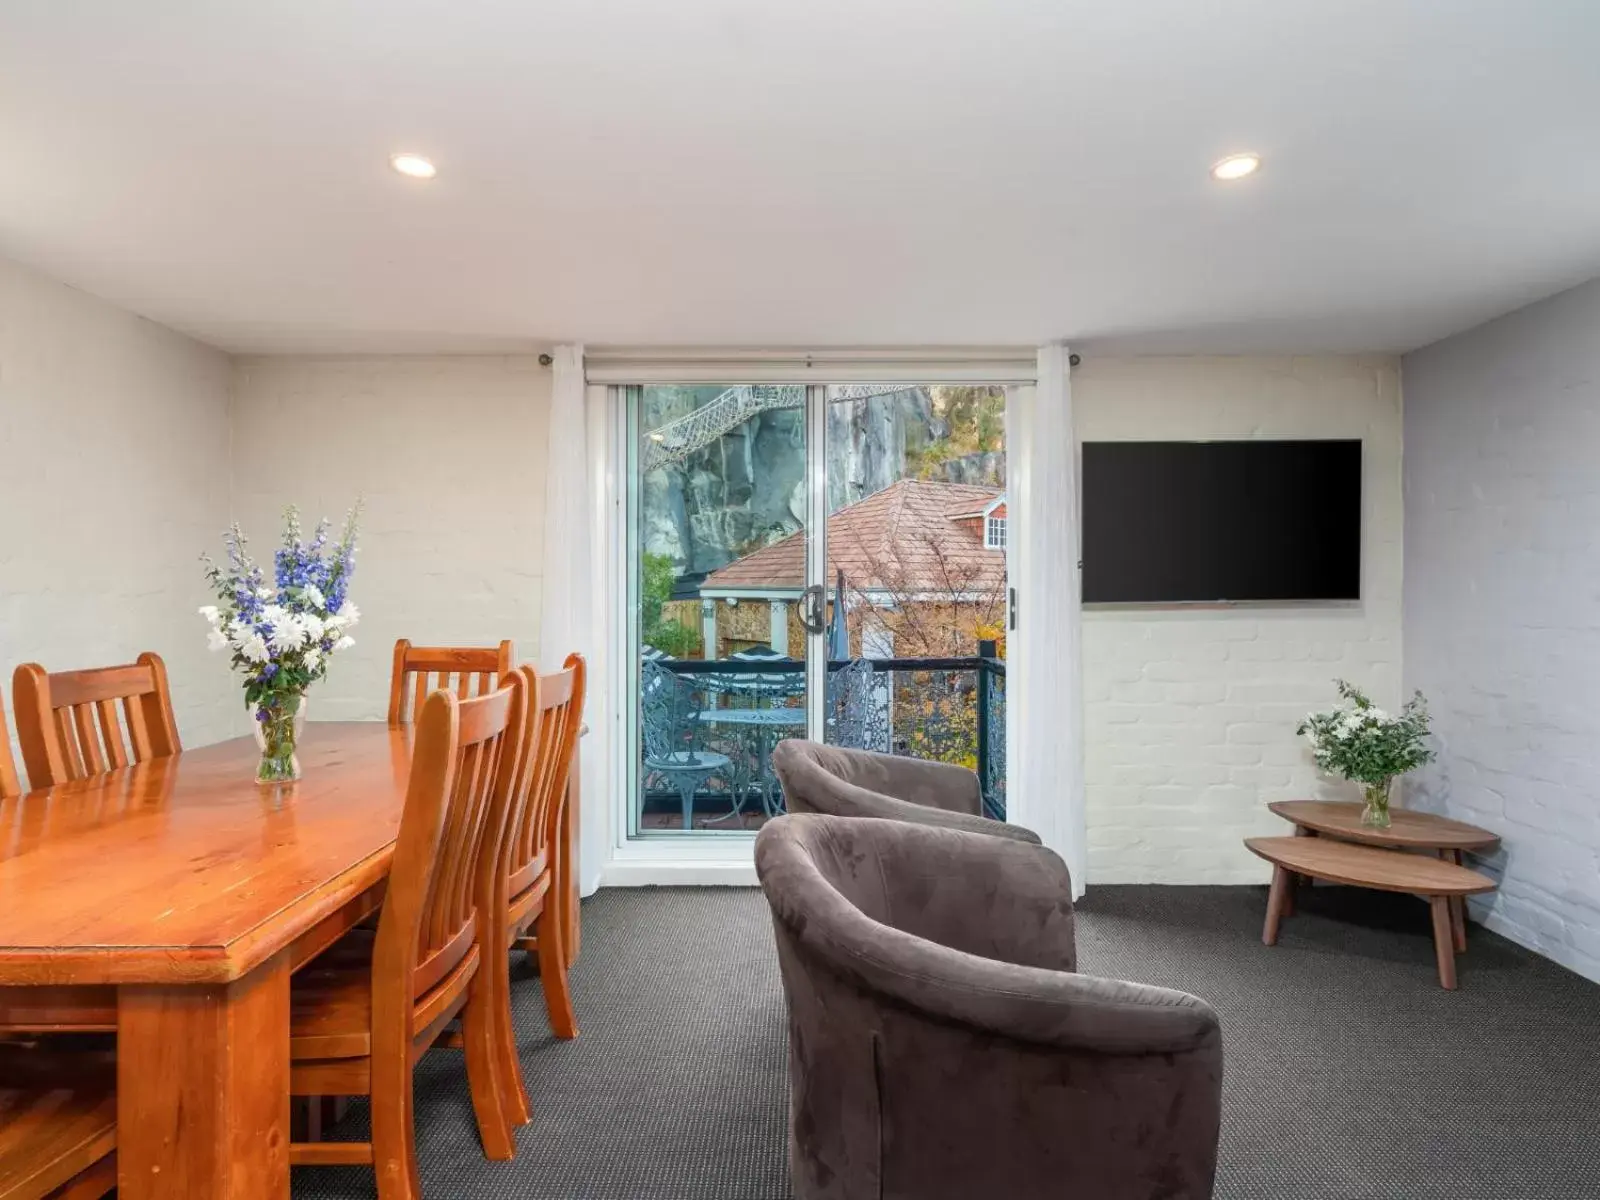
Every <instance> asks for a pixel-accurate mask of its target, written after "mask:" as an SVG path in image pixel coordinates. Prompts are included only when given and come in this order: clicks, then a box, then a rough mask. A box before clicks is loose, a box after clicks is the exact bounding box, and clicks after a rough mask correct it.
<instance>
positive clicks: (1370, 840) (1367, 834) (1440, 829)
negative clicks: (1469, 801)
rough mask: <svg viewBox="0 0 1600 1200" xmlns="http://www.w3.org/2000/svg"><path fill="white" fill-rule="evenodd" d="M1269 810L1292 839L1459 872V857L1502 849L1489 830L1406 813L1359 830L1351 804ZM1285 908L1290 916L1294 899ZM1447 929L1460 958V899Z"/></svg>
mask: <svg viewBox="0 0 1600 1200" xmlns="http://www.w3.org/2000/svg"><path fill="white" fill-rule="evenodd" d="M1267 808H1269V809H1270V810H1271V811H1273V812H1275V813H1277V814H1278V816H1280V817H1282V818H1283V819H1284V820H1285V821H1288V822H1290V823H1291V824H1292V825H1294V831H1295V833H1296V835H1298V836H1301V837H1305V836H1312V835H1316V834H1321V835H1323V836H1324V837H1333V838H1338V839H1339V840H1340V841H1345V842H1361V843H1362V844H1364V845H1368V846H1391V847H1394V848H1396V849H1400V850H1426V851H1432V852H1433V853H1435V854H1437V855H1438V856H1439V857H1440V858H1442V859H1444V860H1445V861H1446V862H1453V863H1455V864H1456V866H1458V867H1461V866H1465V865H1466V863H1465V862H1464V861H1463V858H1462V856H1463V855H1464V854H1465V853H1466V852H1467V851H1469V850H1470V851H1487V850H1493V849H1494V848H1495V847H1496V846H1498V845H1499V844H1500V838H1499V835H1497V834H1493V833H1490V832H1489V831H1488V830H1487V829H1480V828H1478V826H1476V825H1468V824H1467V823H1466V822H1465V821H1452V820H1451V819H1450V818H1449V817H1441V816H1436V815H1435V814H1433V813H1425V812H1416V811H1414V810H1412V809H1407V808H1391V809H1390V810H1389V820H1390V823H1389V825H1388V826H1387V827H1385V828H1382V829H1377V828H1374V827H1373V826H1371V825H1363V824H1362V823H1361V808H1362V806H1361V805H1360V804H1358V803H1356V802H1354V801H1348V800H1279V801H1276V802H1275V803H1272V804H1269V805H1267ZM1291 882H1293V881H1292V880H1291ZM1289 906H1290V907H1289V911H1290V912H1292V911H1293V907H1294V896H1293V895H1292V894H1291V895H1290V897H1289ZM1450 928H1451V932H1452V936H1453V937H1454V938H1455V943H1456V953H1457V954H1461V953H1463V952H1464V951H1465V950H1466V948H1467V905H1466V901H1465V900H1464V899H1462V898H1461V897H1460V896H1455V897H1452V898H1451V900H1450Z"/></svg>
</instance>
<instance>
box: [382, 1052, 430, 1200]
mask: <svg viewBox="0 0 1600 1200" xmlns="http://www.w3.org/2000/svg"><path fill="white" fill-rule="evenodd" d="M371 1099H372V1169H373V1173H374V1174H375V1175H376V1176H377V1179H378V1200H422V1176H421V1174H420V1173H419V1172H418V1170H417V1131H416V1111H415V1108H414V1103H413V1100H412V1095H411V1064H410V1063H409V1062H408V1061H406V1059H405V1058H404V1057H395V1056H391V1055H388V1054H379V1055H374V1056H373V1059H372V1097H371Z"/></svg>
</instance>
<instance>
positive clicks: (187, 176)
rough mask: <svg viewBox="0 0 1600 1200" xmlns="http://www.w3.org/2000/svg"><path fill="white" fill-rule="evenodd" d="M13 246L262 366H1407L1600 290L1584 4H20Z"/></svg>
mask: <svg viewBox="0 0 1600 1200" xmlns="http://www.w3.org/2000/svg"><path fill="white" fill-rule="evenodd" d="M402 149H404V150H416V151H420V152H422V153H425V154H428V155H431V156H432V157H433V158H434V159H435V160H436V162H437V164H438V166H439V172H440V173H439V177H438V178H437V179H436V180H434V181H432V182H431V183H427V184H418V183H415V182H412V181H408V180H406V179H403V178H401V177H400V176H398V175H396V174H394V173H393V172H392V171H391V170H390V169H389V167H388V164H387V158H388V155H389V154H390V153H391V152H392V151H396V150H402ZM1240 149H1253V150H1258V151H1260V152H1261V153H1262V154H1263V155H1264V156H1265V160H1266V165H1265V167H1264V168H1263V170H1262V171H1261V173H1260V174H1259V175H1258V176H1257V177H1255V178H1253V179H1250V180H1247V181H1245V182H1243V183H1240V184H1234V185H1232V186H1223V185H1219V184H1216V183H1214V182H1212V181H1211V180H1210V179H1209V178H1208V177H1207V173H1206V168H1207V166H1208V165H1209V164H1210V163H1211V162H1212V161H1213V160H1214V159H1216V158H1218V157H1220V156H1222V155H1223V154H1226V153H1228V152H1231V151H1235V150H1240ZM0 254H5V255H7V256H10V257H13V258H16V259H19V260H21V261H23V262H27V263H30V264H32V265H34V266H37V267H39V268H41V269H43V270H45V271H47V272H49V273H51V274H53V275H55V276H57V277H59V278H62V279H65V280H67V281H68V282H71V283H73V284H76V285H78V286H81V287H83V288H85V289H87V290H89V291H91V292H94V293H97V294H99V295H102V296H105V297H107V298H108V299H110V300H112V301H114V302H116V303H118V304H122V305H124V306H126V307H128V308H131V309H134V310H135V311H137V312H140V313H144V314H146V315H148V316H150V317H153V318H154V319H156V320H158V321H162V322H165V323H167V324H169V325H172V326H174V327H176V328H178V329H181V330H184V331H185V332H188V333H192V334H194V335H195V336H197V337H199V338H201V339H203V340H205V341H208V342H212V343H214V344H216V345H218V346H221V347H224V348H226V349H229V350H233V351H243V352H257V351H259V352H288V351H321V352H361V351H418V352H421V351H448V350H464V351H471V350H498V349H505V348H510V347H516V346H528V345H531V344H534V343H542V342H546V341H551V340H560V339H567V338H577V339H583V340H586V341H589V342H591V343H596V342H608V343H660V344H673V343H676V344H690V343H694V344H717V345H742V344H749V345H758V344H782V345H805V344H813V345H860V344H929V345H932V344H949V343H1007V344H1015V343H1031V342H1034V341H1039V340H1044V339H1048V338H1055V337H1065V338H1067V339H1069V340H1070V341H1072V342H1073V343H1074V344H1075V345H1088V346H1092V347H1101V348H1108V347H1116V348H1123V349H1130V350H1144V351H1179V350H1197V351H1213V352H1249V351H1314V350H1340V351H1344V350H1396V349H1405V348H1409V347H1413V346H1417V345H1420V344H1423V343H1425V342H1428V341H1430V340H1433V339H1434V338H1436V337H1439V336H1442V335H1443V334H1446V333H1449V332H1452V331H1455V330H1457V329H1461V328H1464V327H1466V326H1469V325H1471V324H1473V323H1475V322H1476V321H1478V320H1480V319H1482V318H1484V317H1487V316H1490V315H1492V314H1495V313H1498V312H1501V311H1504V310H1507V309H1510V308H1514V307H1516V306H1518V305H1520V304H1522V303H1524V302H1526V301H1527V300H1529V299H1532V298H1535V297H1538V296H1542V295H1545V294H1548V293H1550V292H1553V291H1556V290H1559V289H1561V288H1562V287H1565V286H1567V285H1569V284H1572V283H1576V282H1578V281H1580V280H1582V279H1584V278H1587V277H1590V276H1592V275H1594V274H1596V273H1597V272H1600V4H1597V3H1595V0H1210V2H1207V3H1201V2H1199V0H1097V2H1095V3H1084V2H1081V0H962V2H959V3H957V2H955V0H787V2H782V3H780V2H778V0H671V2H666V0H634V2H632V3H628V2H625V0H537V2H533V0H502V2H489V0H454V2H443V0H439V2H431V3H423V2H421V0H141V2H140V3H129V2H128V0H75V2H72V3H67V2H65V0H0Z"/></svg>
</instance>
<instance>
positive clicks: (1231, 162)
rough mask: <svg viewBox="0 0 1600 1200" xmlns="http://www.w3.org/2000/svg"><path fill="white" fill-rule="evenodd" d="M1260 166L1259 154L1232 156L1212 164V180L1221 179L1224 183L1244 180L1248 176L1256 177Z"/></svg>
mask: <svg viewBox="0 0 1600 1200" xmlns="http://www.w3.org/2000/svg"><path fill="white" fill-rule="evenodd" d="M1260 166H1261V156H1260V155H1259V154H1230V155H1228V157H1227V158H1224V159H1219V160H1218V161H1217V162H1214V163H1212V164H1211V178H1213V179H1220V180H1222V181H1223V182H1224V183H1226V182H1228V181H1229V180H1233V179H1243V178H1244V177H1245V176H1246V175H1254V174H1255V173H1256V170H1257V168H1259V167H1260Z"/></svg>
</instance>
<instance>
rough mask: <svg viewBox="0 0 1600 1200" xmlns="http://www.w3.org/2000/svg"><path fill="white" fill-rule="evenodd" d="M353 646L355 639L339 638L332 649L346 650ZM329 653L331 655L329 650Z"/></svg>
mask: <svg viewBox="0 0 1600 1200" xmlns="http://www.w3.org/2000/svg"><path fill="white" fill-rule="evenodd" d="M355 644H356V640H355V638H353V637H341V638H340V639H339V640H338V641H336V642H335V643H334V644H333V649H334V650H348V649H350V647H351V646H354V645H355ZM329 653H330V654H331V653H333V651H332V650H330V651H329Z"/></svg>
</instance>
